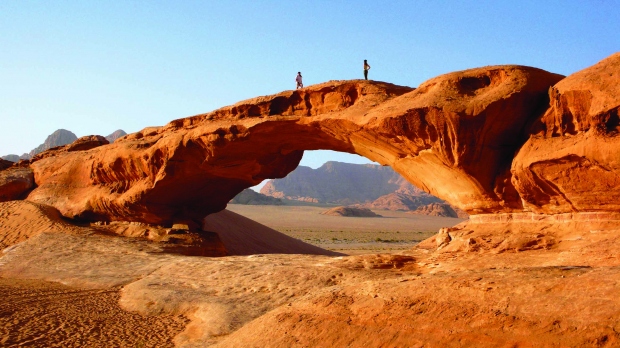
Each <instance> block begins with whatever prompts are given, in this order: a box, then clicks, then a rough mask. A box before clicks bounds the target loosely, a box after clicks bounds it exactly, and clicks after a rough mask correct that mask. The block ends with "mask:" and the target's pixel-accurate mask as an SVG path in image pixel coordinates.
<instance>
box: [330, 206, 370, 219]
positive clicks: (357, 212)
mask: <svg viewBox="0 0 620 348" xmlns="http://www.w3.org/2000/svg"><path fill="white" fill-rule="evenodd" d="M321 214H322V215H331V216H347V217H381V215H379V214H376V213H374V212H373V211H372V210H370V209H367V208H355V207H335V208H331V209H328V210H326V211H324V212H322V213H321Z"/></svg>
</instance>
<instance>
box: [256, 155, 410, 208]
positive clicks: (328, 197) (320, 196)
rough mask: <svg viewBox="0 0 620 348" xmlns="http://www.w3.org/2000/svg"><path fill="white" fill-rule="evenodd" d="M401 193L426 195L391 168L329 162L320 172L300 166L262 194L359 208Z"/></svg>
mask: <svg viewBox="0 0 620 348" xmlns="http://www.w3.org/2000/svg"><path fill="white" fill-rule="evenodd" d="M361 188H363V189H361ZM399 189H405V190H410V191H417V192H422V191H421V190H419V189H417V188H415V187H413V186H412V185H411V184H409V183H408V182H407V181H406V180H404V179H403V178H402V177H401V176H400V175H399V174H398V173H396V172H394V170H393V169H392V168H390V167H383V166H379V165H374V164H351V163H342V162H326V163H325V164H323V165H322V166H321V167H319V168H317V169H312V168H310V167H305V166H299V167H297V169H295V170H294V171H292V172H291V173H289V175H288V176H287V177H286V178H283V179H274V180H270V181H269V182H268V183H267V184H266V185H265V186H263V188H262V189H261V191H260V192H261V193H262V194H265V195H267V196H272V197H275V198H286V199H290V200H299V201H306V202H315V203H331V204H356V203H366V202H371V201H374V200H376V199H377V198H379V197H381V196H383V195H386V194H389V193H392V192H395V191H397V190H399Z"/></svg>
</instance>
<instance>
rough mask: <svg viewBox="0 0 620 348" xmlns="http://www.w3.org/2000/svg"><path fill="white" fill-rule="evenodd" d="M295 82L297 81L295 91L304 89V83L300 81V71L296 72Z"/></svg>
mask: <svg viewBox="0 0 620 348" xmlns="http://www.w3.org/2000/svg"><path fill="white" fill-rule="evenodd" d="M295 81H297V88H295V89H299V88H304V83H303V82H302V81H301V71H298V72H297V77H296V78H295Z"/></svg>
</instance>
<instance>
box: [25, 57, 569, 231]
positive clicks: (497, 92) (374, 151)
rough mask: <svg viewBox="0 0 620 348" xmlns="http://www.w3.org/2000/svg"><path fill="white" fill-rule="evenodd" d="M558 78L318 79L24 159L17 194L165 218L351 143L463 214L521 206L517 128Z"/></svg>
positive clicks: (102, 213)
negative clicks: (24, 181) (83, 147)
mask: <svg viewBox="0 0 620 348" xmlns="http://www.w3.org/2000/svg"><path fill="white" fill-rule="evenodd" d="M561 78H562V77H561V76H560V75H556V74H552V73H549V72H546V71H543V70H539V69H535V68H529V67H521V66H495V67H485V68H478V69H471V70H466V71H462V72H455V73H450V74H446V75H443V76H439V77H437V78H434V79H431V80H429V81H427V82H425V83H424V84H422V85H421V86H420V87H419V88H418V89H416V90H412V89H411V88H408V87H402V86H395V85H392V84H387V83H382V82H370V81H360V80H355V81H330V82H328V83H324V84H319V85H315V86H311V87H308V88H304V89H302V90H298V91H287V92H283V93H280V94H277V95H272V96H267V97H259V98H255V99H251V100H247V101H243V102H240V103H238V104H235V105H232V106H229V107H225V108H222V109H219V110H216V111H213V112H211V113H208V114H203V115H197V116H194V117H188V118H184V119H179V120H175V121H172V122H170V123H169V124H167V125H165V126H163V127H153V128H146V129H144V130H142V131H141V132H138V133H134V134H130V135H128V136H125V137H124V138H121V139H119V140H117V141H116V142H114V144H110V145H107V146H104V147H99V148H97V149H92V150H89V151H81V152H68V151H61V152H58V151H57V152H56V153H54V154H53V156H48V157H47V158H41V159H38V160H36V161H34V162H33V163H32V164H31V167H32V168H33V169H34V172H35V180H36V182H37V185H38V188H37V189H35V190H34V191H33V192H32V193H31V194H30V195H29V196H28V199H29V200H32V201H35V202H40V203H45V204H50V205H53V206H55V207H56V208H58V209H59V211H61V212H62V214H63V215H65V216H68V217H72V218H80V219H86V220H130V221H144V222H148V223H170V222H172V221H173V220H175V219H178V218H179V217H190V218H192V219H195V220H199V219H201V218H202V217H204V216H205V215H207V214H210V213H213V212H217V211H220V210H222V209H224V207H225V206H226V203H227V202H228V201H229V200H230V199H232V198H233V197H234V196H235V195H236V194H237V193H239V192H241V191H242V190H243V189H244V188H247V187H250V186H253V185H256V184H258V183H260V182H261V181H262V180H264V179H266V178H281V177H284V176H286V174H288V173H289V172H290V171H292V170H293V169H295V167H297V165H298V164H299V161H300V160H301V157H302V154H303V151H304V150H318V149H330V150H335V151H341V152H348V153H357V154H360V155H362V156H365V157H367V158H369V159H371V160H373V161H376V162H379V163H381V164H383V165H389V166H391V167H392V168H394V169H395V170H396V171H397V172H399V173H400V174H401V175H403V176H404V177H405V178H406V179H407V180H409V181H410V182H412V183H413V184H414V185H416V186H418V187H421V188H423V189H425V190H427V191H429V192H430V193H431V194H433V195H435V196H438V197H440V198H442V199H445V200H447V201H449V202H450V203H452V204H453V205H455V206H457V207H459V208H461V209H464V210H466V211H467V212H469V213H484V212H487V213H493V212H499V211H513V210H520V209H522V206H521V199H520V197H519V196H518V194H517V193H516V191H515V190H514V188H512V185H511V182H510V171H509V168H510V164H511V162H512V158H513V154H514V153H515V151H516V150H517V149H518V148H519V147H520V146H521V145H522V144H523V142H524V141H525V140H526V139H525V138H524V137H523V134H524V131H523V130H524V128H525V126H526V125H527V124H528V122H531V121H533V120H535V119H537V118H538V117H540V115H541V114H542V112H544V110H545V108H546V106H547V105H548V94H547V90H548V88H549V86H551V85H553V84H555V83H556V82H557V81H559V80H560V79H561Z"/></svg>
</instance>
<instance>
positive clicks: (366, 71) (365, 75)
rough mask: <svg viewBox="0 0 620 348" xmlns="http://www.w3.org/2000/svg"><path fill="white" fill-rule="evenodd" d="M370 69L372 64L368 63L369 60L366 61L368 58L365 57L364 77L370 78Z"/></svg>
mask: <svg viewBox="0 0 620 348" xmlns="http://www.w3.org/2000/svg"><path fill="white" fill-rule="evenodd" d="M368 70H370V65H368V62H367V61H366V59H364V79H365V80H368Z"/></svg>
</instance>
